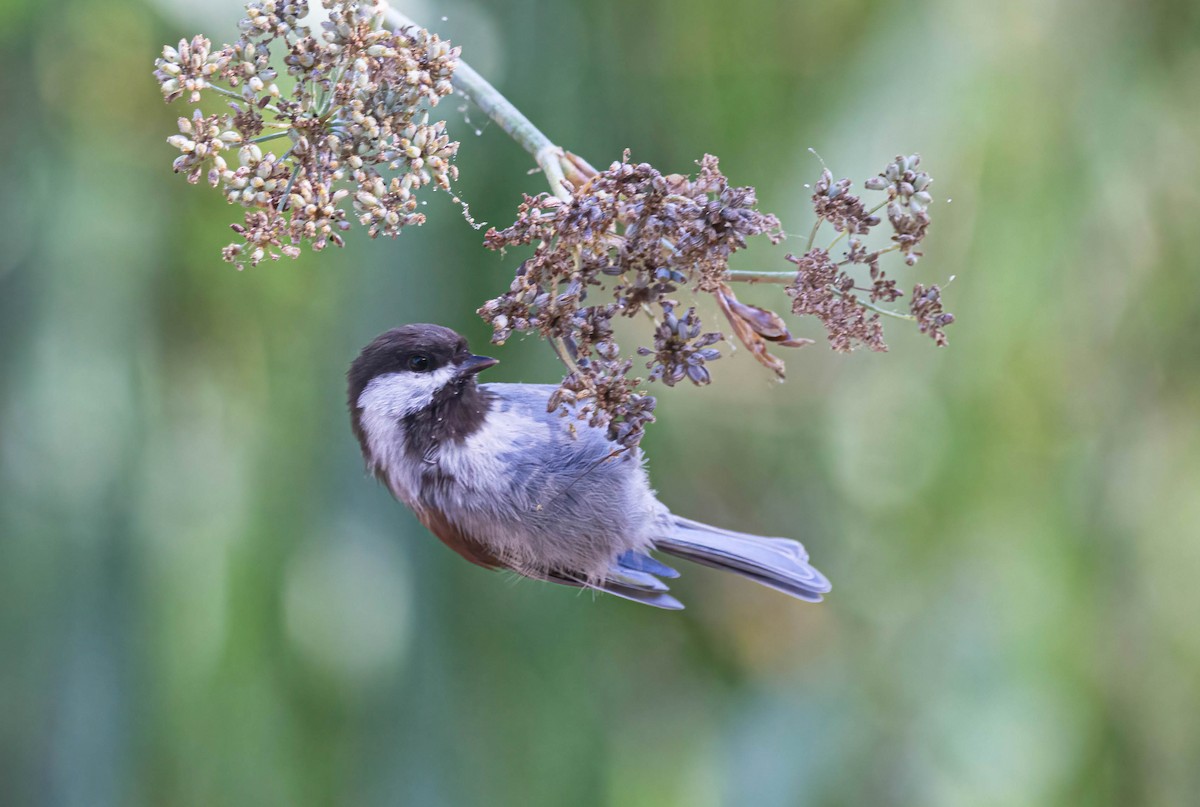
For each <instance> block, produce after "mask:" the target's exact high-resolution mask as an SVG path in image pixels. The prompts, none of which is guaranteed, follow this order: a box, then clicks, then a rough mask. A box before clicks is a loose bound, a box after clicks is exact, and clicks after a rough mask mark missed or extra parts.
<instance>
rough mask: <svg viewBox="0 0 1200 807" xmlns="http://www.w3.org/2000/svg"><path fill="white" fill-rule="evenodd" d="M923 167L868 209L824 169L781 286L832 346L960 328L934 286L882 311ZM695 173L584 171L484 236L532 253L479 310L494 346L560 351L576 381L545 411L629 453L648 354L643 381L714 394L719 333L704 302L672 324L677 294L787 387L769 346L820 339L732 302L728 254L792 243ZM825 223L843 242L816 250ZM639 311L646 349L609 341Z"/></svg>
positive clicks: (914, 218)
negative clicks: (885, 319)
mask: <svg viewBox="0 0 1200 807" xmlns="http://www.w3.org/2000/svg"><path fill="white" fill-rule="evenodd" d="M919 162H920V158H919V157H917V156H915V155H914V156H912V157H897V158H896V160H895V161H894V162H892V163H890V164H889V165H888V166H887V167H886V168H885V169H884V170H883V171H881V172H880V173H879V175H878V176H876V177H872V178H871V179H869V180H867V182H866V183H864V184H865V185H866V187H868V188H871V189H875V190H886V191H887V198H886V199H884V200H883V201H882V202H880V203H879V204H878V205H876V206H875V207H874V208H872V209H869V210H868V209H867V207H866V205H865V204H864V203H863V200H862V199H861V198H860V197H858V196H856V195H854V194H853V193H852V192H851V182H850V180H848V179H841V180H837V181H834V179H833V175H832V174H831V173H830V172H829V171H828V170H826V171H824V172H823V173H822V175H821V178H820V179H819V180H818V181H817V183H816V185H815V188H814V193H813V195H812V204H813V210H814V212H815V213H816V215H817V224H816V226H815V227H814V228H813V234H812V238H810V244H809V248H808V251H807V252H805V253H804V254H803V255H801V256H799V257H796V256H793V255H789V256H787V257H788V260H790V261H791V262H793V263H794V264H795V265H796V273H795V274H794V275H793V276H791V277H790V282H789V283H788V285H787V287H786V291H787V293H788V295H789V296H790V297H791V299H792V311H793V313H796V314H800V315H811V316H813V317H816V318H817V319H818V320H820V321H821V323H822V324H823V325H824V326H825V329H826V331H827V333H828V338H829V343H830V345H831V346H832V347H833V348H834V349H835V350H840V351H849V350H852V349H853V348H854V347H856V346H858V345H863V346H866V347H868V348H870V349H872V350H880V351H883V350H887V345H886V343H885V342H884V341H883V326H882V323H881V322H880V314H881V313H883V314H888V315H891V316H896V317H900V318H904V319H914V320H916V321H917V322H918V325H919V327H920V329H921V331H922V332H924V333H928V334H930V335H931V336H932V337H933V338H934V339H935V340H937V342H938V344H945V334H944V332H943V330H942V328H943V327H944V326H945V325H948V324H949V323H950V322H952V321H953V317H952V316H951V315H949V314H945V313H943V312H942V309H941V302H940V297H939V290H938V288H937V287H936V286H933V287H930V288H929V289H928V290H926V289H925V288H924V287H923V286H920V285H918V286H917V287H916V289H915V290H914V293H913V303H912V306H911V312H912V313H911V314H902V313H899V312H894V311H889V310H887V309H882V308H879V307H878V306H877V305H876V304H877V303H890V302H893V301H895V300H896V299H898V298H899V297H901V296H903V292H901V291H900V290H899V289H898V288H897V286H896V281H895V280H894V279H892V278H889V277H888V276H887V273H886V272H885V271H884V270H883V269H882V268H881V266H880V258H881V256H882V255H884V254H886V253H888V252H898V253H900V254H901V255H903V256H904V259H905V262H906V263H908V264H909V265H910V266H911V265H912V264H914V263H915V262H916V260H917V258H918V257H919V256H920V254H921V253H920V252H919V251H918V247H919V245H920V243H921V241H922V239H923V238H924V236H925V233H926V230H927V229H928V226H929V215H928V213H927V212H926V209H927V207H928V205H929V203H930V202H931V201H932V199H931V197H930V196H929V193H928V191H927V188H928V187H929V184H930V182H931V181H932V180H931V179H930V177H929V175H928V174H925V173H923V172H918V171H917V166H918V164H919ZM699 167H700V170H699V172H698V173H697V174H696V176H695V177H694V178H690V177H685V176H681V175H679V174H670V175H664V174H662V173H660V172H659V171H658V170H656V169H655V168H653V167H652V166H650V165H647V164H645V163H641V164H633V163H631V162H630V161H629V158H628V154H626V156H625V159H624V160H622V161H621V162H618V163H613V164H612V165H611V166H610V167H609V168H608V169H607V170H605V171H595V170H594V169H590V170H589V171H588V172H586V174H584V175H582V176H580V177H578V178H577V181H575V182H571V183H567V184H568V185H569V186H570V190H571V193H570V196H569V198H567V199H559V198H556V197H554V196H550V195H548V194H542V195H540V196H537V197H529V196H526V197H525V200H524V202H523V203H522V204H521V206H520V208H519V211H518V215H517V220H516V221H515V222H514V223H513V224H512V225H511V226H510V227H508V228H506V229H504V230H496V229H495V228H493V229H491V230H489V231H488V233H487V235H486V237H485V244H486V246H488V247H489V248H491V249H496V250H503V249H506V248H509V247H518V246H533V254H532V256H531V257H529V258H528V259H526V260H525V261H524V262H523V263H522V264H521V266H520V268H519V269H518V271H517V273H516V277H515V278H514V279H513V282H512V284H511V286H510V287H509V290H508V292H506V293H505V294H503V295H501V296H500V297H497V298H496V299H494V300H490V301H488V302H487V303H486V304H484V306H483V307H482V308H480V309H479V313H480V315H481V316H482V317H483V318H484V319H485V320H486V321H487V322H489V323H490V324H491V325H492V328H493V330H494V336H493V340H494V341H496V342H503V341H504V340H506V339H507V338H508V337H509V336H511V335H512V334H513V333H514V332H533V333H537V334H539V335H541V336H543V337H545V338H547V339H549V340H551V342H552V343H554V344H555V345H556V349H557V350H559V353H560V355H561V356H562V357H563V359H564V361H565V362H566V363H567V364H568V365H569V366H570V368H571V372H570V373H569V374H568V376H567V377H566V379H565V380H564V382H563V385H562V386H561V387H560V388H559V390H558V391H557V392H556V393H555V395H554V396H553V398H552V399H551V401H550V408H551V409H552V410H553V409H559V411H561V412H562V413H563V414H568V413H574V414H575V415H576V416H577V417H579V418H581V419H586V420H587V421H588V422H589V423H592V424H593V425H605V424H606V425H607V426H608V428H609V432H610V436H612V437H613V438H614V439H616V440H618V441H620V442H622V443H623V444H625V445H627V446H631V445H634V444H636V442H637V441H638V440H639V439H640V438H641V435H642V431H643V429H644V426H645V424H646V423H648V422H650V421H652V420H653V408H654V406H653V399H652V398H650V397H649V396H648V395H647V394H646V393H645V392H643V391H642V390H641V385H642V383H643V379H642V378H639V377H631V376H630V373H631V371H632V370H633V368H634V366H635V362H634V360H633V359H632V356H634V355H636V356H641V357H644V358H648V359H649V360H648V361H647V362H646V363H645V368H646V369H647V370H649V371H650V372H649V375H648V376H647V378H646V379H645V380H646V381H661V382H662V383H664V384H667V385H668V386H673V385H674V384H677V383H679V382H680V381H683V380H684V379H687V380H689V381H691V382H692V383H694V384H697V385H702V384H707V383H709V381H710V380H711V376H710V374H709V370H708V368H707V367H706V363H707V362H710V361H713V360H715V359H717V358H719V357H720V352H719V351H718V350H717V348H716V347H714V345H715V344H716V343H717V342H719V341H721V340H722V339H725V335H724V334H723V333H721V332H719V331H715V330H712V331H706V329H705V327H704V324H703V323H702V322H701V320H700V316H699V315H698V314H697V311H696V308H695V307H690V308H688V309H687V312H686V313H685V314H684V315H683V316H679V314H678V311H679V310H681V309H680V303H679V301H678V300H677V299H675V296H676V295H678V294H680V293H681V292H683V291H685V290H686V291H690V292H691V293H693V294H711V295H712V296H713V298H714V300H715V301H716V303H717V307H718V309H719V310H720V311H721V313H722V314H723V315H724V316H725V319H726V320H728V323H729V326H730V330H731V332H732V336H734V337H736V338H737V339H738V341H740V342H741V343H742V344H743V345H745V346H746V347H747V348H748V349H749V350H750V352H751V354H752V355H753V356H754V357H755V358H756V359H757V360H758V361H759V362H761V363H762V364H764V365H766V366H767V367H769V368H771V369H772V370H773V371H774V372H775V373H776V374H777V375H778V376H779V377H780V378H782V377H783V374H784V364H783V362H782V361H781V360H780V359H779V358H778V357H776V356H774V355H772V354H771V353H770V352H769V350H768V348H769V347H770V346H771V345H779V346H784V347H799V346H801V345H804V344H809V343H811V341H812V340H809V339H802V338H797V337H794V336H792V334H791V333H790V332H789V330H788V326H787V324H786V323H785V322H784V321H783V318H782V317H780V316H779V314H777V313H775V312H774V311H770V310H768V309H765V308H760V307H758V306H753V305H748V304H746V303H743V302H741V301H740V300H738V299H737V297H736V295H734V293H733V290H732V289H731V288H730V280H731V277H732V276H731V275H730V274H729V258H730V256H731V255H732V254H733V253H734V252H736V251H738V250H740V249H742V248H743V247H744V246H745V245H746V242H747V240H748V239H749V238H751V237H754V236H763V237H765V238H767V239H768V240H770V241H771V242H772V243H777V242H778V241H779V240H781V239H782V237H783V233H782V231H781V229H780V225H779V221H778V219H776V218H775V217H774V216H771V215H769V214H766V213H763V212H761V211H759V210H758V208H757V199H756V194H755V191H754V189H753V188H749V187H734V186H731V185H730V184H729V181H728V180H727V179H726V177H725V176H724V175H723V174H721V172H720V169H719V167H718V163H717V159H716V158H715V157H712V156H705V157H704V159H702V160H701V161H700V162H699ZM885 206H886V207H887V221H888V223H889V225H890V227H891V229H892V232H893V235H892V242H893V243H892V244H891V245H890V246H887V247H883V248H879V249H869V248H868V247H867V245H866V238H867V237H868V236H869V235H870V234H871V232H872V230H873V228H875V227H878V226H880V225H881V224H882V219H881V218H880V216H879V215H876V213H877V211H878V210H880V209H881V208H883V207H885ZM822 224H829V225H830V226H832V227H833V229H834V230H835V231H837V233H838V235H837V237H836V238H835V239H834V241H833V243H832V244H830V245H829V246H828V247H824V248H822V247H814V246H812V243H811V241H812V240H815V238H816V235H817V233H818V231H819V229H820V226H821V225H822ZM843 238H845V239H846V245H845V248H844V252H843V253H842V254H841V255H840V256H839V257H836V258H835V257H834V254H833V252H832V250H833V247H834V246H835V245H836V244H837V243H838V242H839V241H841V240H842V239H843ZM855 265H858V266H863V267H865V268H866V274H867V275H868V277H869V285H867V286H861V285H859V281H856V280H855V278H854V277H853V276H852V275H851V274H850V271H849V270H851V269H852V268H853V267H854V266H855ZM748 279H751V280H754V279H764V278H760V277H758V276H754V277H750V278H748ZM639 312H645V313H647V314H649V315H650V316H651V317H652V318H653V319H654V321H655V327H654V331H653V344H652V345H643V346H638V347H637V348H636V349H635V351H633V353H631V354H623V353H622V351H621V349H620V347H619V346H618V345H617V343H616V342H615V340H614V339H613V328H612V321H613V319H614V317H616V316H627V317H631V316H633V315H635V314H637V313H639Z"/></svg>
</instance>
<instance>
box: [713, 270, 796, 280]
mask: <svg viewBox="0 0 1200 807" xmlns="http://www.w3.org/2000/svg"><path fill="white" fill-rule="evenodd" d="M795 279H796V273H795V272H748V271H746V270H743V269H737V270H734V269H730V270H728V271H727V272H725V280H727V281H729V282H730V283H791V282H792V281H793V280H795Z"/></svg>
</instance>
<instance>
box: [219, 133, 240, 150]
mask: <svg viewBox="0 0 1200 807" xmlns="http://www.w3.org/2000/svg"><path fill="white" fill-rule="evenodd" d="M221 142H222V143H227V144H229V145H231V146H232V145H234V144H235V143H241V142H242V135H241V132H235V131H234V130H233V129H230V130H229V131H228V132H222V133H221Z"/></svg>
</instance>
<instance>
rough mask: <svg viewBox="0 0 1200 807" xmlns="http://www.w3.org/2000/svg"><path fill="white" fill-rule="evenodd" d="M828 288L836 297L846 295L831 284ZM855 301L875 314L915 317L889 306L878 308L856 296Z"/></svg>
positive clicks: (912, 318)
mask: <svg viewBox="0 0 1200 807" xmlns="http://www.w3.org/2000/svg"><path fill="white" fill-rule="evenodd" d="M829 290H830V291H831V292H833V293H834V294H836V295H837V296H838V297H845V296H846V295H845V294H844V293H843V292H842V290H841V289H835V288H834V287H833V286H829ZM855 303H856V304H857V305H861V306H862V307H863V308H866V309H868V310H870V311H874V312H875V313H876V314H883V315H884V316H885V317H894V318H895V319H904V320H908V321H909V322H915V321H916V319H917V318H916V317H914V316H913V315H912V314H901V313H900V312H899V311H893V310H891V309H890V308H880V307H879V306H877V305H875V304H874V303H869V302H867V301H866V300H863V299H861V298H857V297H856V298H855Z"/></svg>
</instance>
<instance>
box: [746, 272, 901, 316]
mask: <svg viewBox="0 0 1200 807" xmlns="http://www.w3.org/2000/svg"><path fill="white" fill-rule="evenodd" d="M725 279H726V280H727V281H731V282H736V283H784V284H786V283H791V282H792V281H793V280H795V279H796V273H795V272H748V271H745V270H737V271H734V270H730V271H728V272H726V273H725ZM828 289H829V290H830V291H831V292H833V293H834V294H836V295H837V296H838V297H845V296H846V295H845V293H843V292H842V290H841V289H838V288H836V287H834V286H829V287H828ZM856 302H857V303H858V305H861V306H862V307H863V308H867V309H870V310H871V311H874V312H875V313H876V314H883V315H884V316H885V317H893V318H895V319H904V320H908V321H909V322H912V321H915V320H916V317H914V316H913V315H912V314H902V313H900V312H899V311H892V310H891V309H889V308H880V307H879V306H877V305H875V304H874V303H869V302H867V301H866V300H863V299H862V298H858V299H857V300H856Z"/></svg>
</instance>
